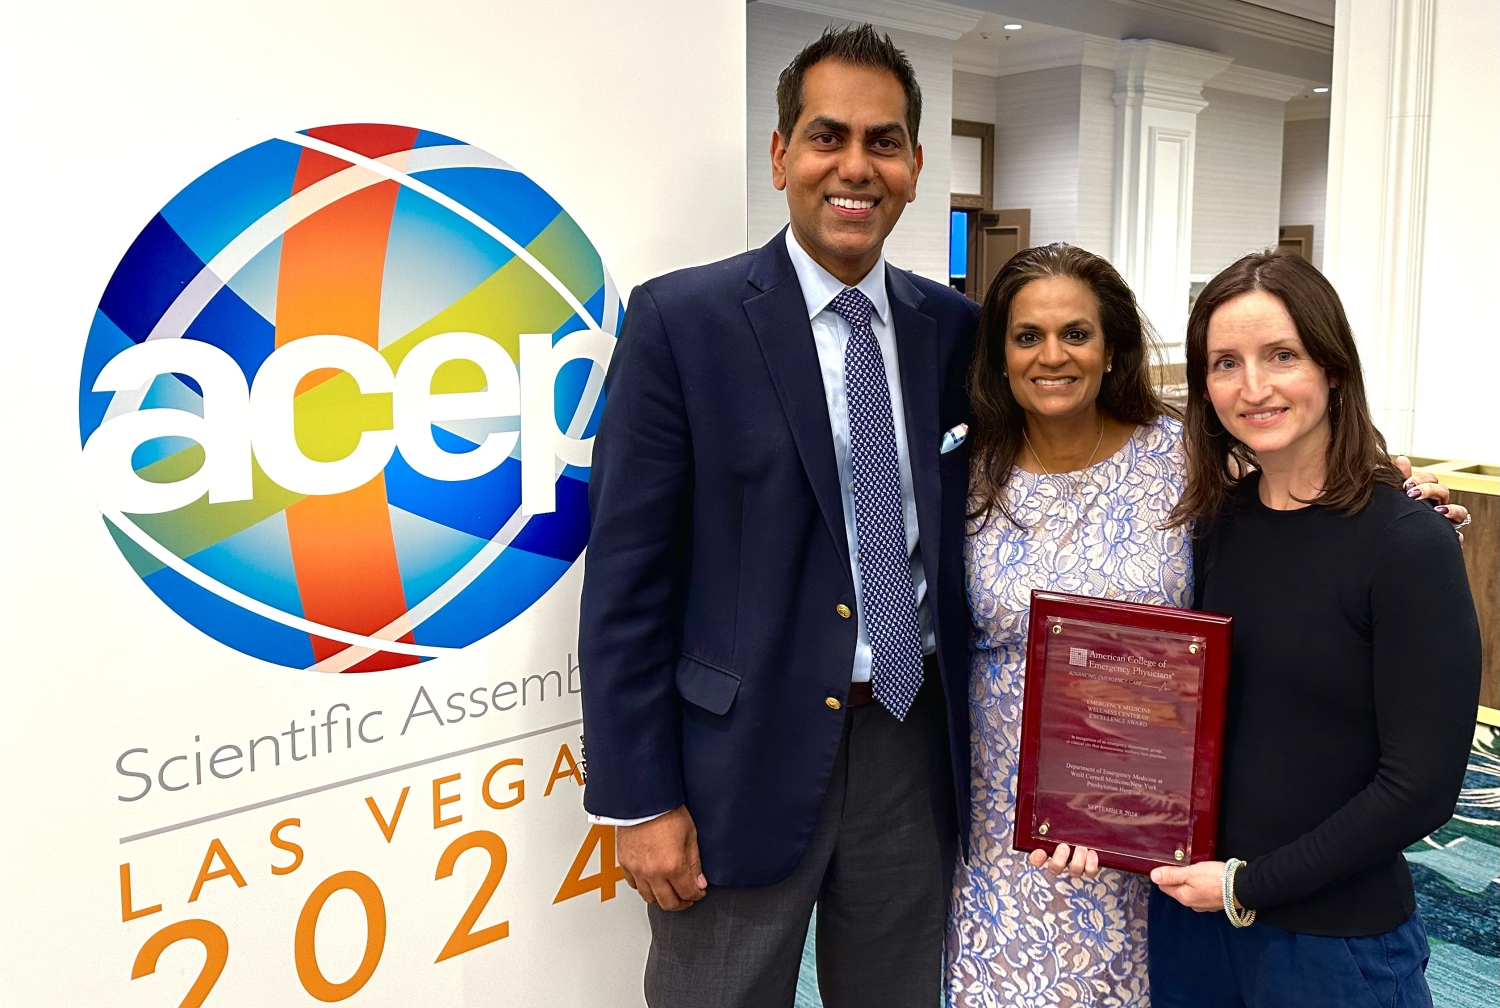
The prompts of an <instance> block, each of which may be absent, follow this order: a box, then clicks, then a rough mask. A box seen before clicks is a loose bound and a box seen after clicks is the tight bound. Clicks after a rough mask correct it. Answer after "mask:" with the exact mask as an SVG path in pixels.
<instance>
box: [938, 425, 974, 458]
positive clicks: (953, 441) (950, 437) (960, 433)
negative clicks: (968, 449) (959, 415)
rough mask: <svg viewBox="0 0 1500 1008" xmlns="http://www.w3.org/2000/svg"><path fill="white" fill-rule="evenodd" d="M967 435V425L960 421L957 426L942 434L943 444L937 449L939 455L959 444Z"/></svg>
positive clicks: (946, 452)
mask: <svg viewBox="0 0 1500 1008" xmlns="http://www.w3.org/2000/svg"><path fill="white" fill-rule="evenodd" d="M968 436H969V425H968V424H966V423H961V424H959V425H958V426H957V427H955V428H953V429H952V430H950V431H949V432H948V433H946V434H944V435H943V446H942V447H941V448H939V449H938V454H939V455H946V454H948V453H949V452H951V451H952V450H953V449H955V448H957V447H958V446H959V445H961V444H963V443H964V438H966V437H968Z"/></svg>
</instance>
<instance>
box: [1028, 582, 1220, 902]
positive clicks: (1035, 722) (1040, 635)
mask: <svg viewBox="0 0 1500 1008" xmlns="http://www.w3.org/2000/svg"><path fill="white" fill-rule="evenodd" d="M1051 617H1061V618H1064V619H1072V620H1087V621H1090V622H1094V623H1106V624H1111V625H1115V626H1122V627H1134V628H1137V629H1142V630H1158V631H1162V632H1165V633H1172V634H1185V635H1192V636H1200V637H1203V638H1204V639H1205V640H1206V642H1207V645H1208V646H1207V653H1206V655H1205V657H1204V662H1203V680H1202V682H1201V684H1200V693H1199V696H1200V707H1199V714H1198V722H1197V730H1196V732H1195V735H1194V740H1193V742H1194V745H1193V770H1192V788H1191V798H1190V802H1191V810H1190V812H1189V818H1190V822H1191V827H1190V829H1191V836H1192V844H1191V854H1190V856H1189V857H1187V858H1186V859H1185V861H1183V862H1177V861H1173V860H1152V859H1149V858H1143V857H1138V856H1135V855H1131V854H1121V853H1118V852H1115V851H1109V850H1100V849H1098V848H1095V849H1096V850H1098V853H1099V863H1100V864H1101V865H1103V866H1104V867H1106V868H1118V869H1121V870H1124V871H1131V872H1139V873H1147V872H1150V870H1151V869H1152V868H1155V867H1156V866H1157V865H1173V864H1183V863H1188V864H1192V863H1196V862H1199V861H1209V860H1212V859H1213V857H1214V845H1215V842H1216V840H1217V836H1218V826H1219V768H1220V763H1221V761H1222V759H1223V748H1224V706H1225V701H1226V696H1227V689H1228V683H1229V646H1230V623H1231V620H1230V617H1228V616H1220V615H1217V614H1215V613H1205V612H1197V611H1194V610H1191V609H1174V608H1171V607H1168V606H1156V605H1143V604H1140V603H1137V602H1118V601H1113V600H1110V599H1098V598H1089V597H1087V596H1083V595H1065V594H1062V593H1060V592H1044V591H1033V592H1032V593H1031V621H1030V626H1029V629H1028V638H1027V644H1026V691H1025V697H1024V708H1023V711H1022V715H1021V761H1020V769H1019V774H1018V777H1017V781H1016V826H1015V830H1014V831H1013V833H1012V835H1011V844H1012V847H1013V848H1014V849H1015V850H1017V851H1025V852H1030V851H1033V850H1036V849H1037V848H1039V847H1040V848H1044V849H1047V850H1051V849H1052V848H1053V846H1054V845H1056V844H1057V843H1059V842H1067V841H1066V840H1065V838H1062V837H1052V838H1048V837H1046V836H1041V835H1039V834H1037V833H1036V832H1035V831H1034V829H1033V822H1034V819H1035V815H1034V813H1035V811H1036V782H1037V773H1038V768H1039V751H1040V749H1041V743H1042V738H1041V719H1042V688H1043V685H1044V682H1045V677H1046V669H1047V662H1046V654H1047V640H1046V637H1047V633H1046V629H1045V628H1046V622H1047V620H1048V619H1049V618H1051ZM1080 839H1081V838H1080Z"/></svg>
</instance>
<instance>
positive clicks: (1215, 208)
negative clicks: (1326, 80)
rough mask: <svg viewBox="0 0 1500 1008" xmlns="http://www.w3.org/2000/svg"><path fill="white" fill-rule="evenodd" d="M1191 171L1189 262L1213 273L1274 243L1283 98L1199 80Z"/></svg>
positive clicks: (1196, 269) (1202, 271)
mask: <svg viewBox="0 0 1500 1008" xmlns="http://www.w3.org/2000/svg"><path fill="white" fill-rule="evenodd" d="M1203 97H1204V98H1206V99H1207V100H1208V107H1207V108H1205V109H1204V110H1203V111H1202V112H1199V113H1198V149H1197V166H1196V170H1195V172H1194V178H1193V267H1192V271H1193V273H1194V274H1196V275H1203V274H1213V273H1217V272H1218V271H1219V270H1221V269H1223V268H1224V267H1225V266H1228V265H1229V264H1230V263H1232V262H1234V261H1235V260H1236V259H1238V258H1239V257H1240V256H1242V255H1245V254H1246V253H1247V252H1253V251H1255V250H1256V249H1261V248H1265V247H1266V246H1267V245H1274V244H1276V232H1277V226H1278V224H1279V223H1280V217H1281V132H1282V126H1283V116H1284V115H1285V109H1286V103H1285V102H1282V101H1277V100H1276V99H1274V98H1258V97H1254V96H1252V95H1246V94H1236V93H1234V92H1232V91H1221V90H1219V89H1217V88H1204V89H1203Z"/></svg>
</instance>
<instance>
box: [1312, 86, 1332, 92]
mask: <svg viewBox="0 0 1500 1008" xmlns="http://www.w3.org/2000/svg"><path fill="white" fill-rule="evenodd" d="M1327 93H1328V89H1327V88H1326V87H1315V88H1313V94H1327Z"/></svg>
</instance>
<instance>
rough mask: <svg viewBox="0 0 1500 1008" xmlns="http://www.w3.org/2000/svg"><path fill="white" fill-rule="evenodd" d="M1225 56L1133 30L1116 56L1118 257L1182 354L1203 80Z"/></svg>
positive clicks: (1175, 357) (1171, 351)
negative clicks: (1141, 36)
mask: <svg viewBox="0 0 1500 1008" xmlns="http://www.w3.org/2000/svg"><path fill="white" fill-rule="evenodd" d="M1231 62H1232V60H1231V59H1230V58H1229V57H1227V56H1220V55H1217V54H1215V53H1209V52H1204V51H1202V50H1199V49H1190V48H1188V47H1186V46H1179V45H1172V44H1170V43H1167V42H1160V41H1157V40H1155V39H1126V40H1124V41H1122V42H1120V44H1119V46H1118V48H1117V49H1116V62H1115V92H1114V101H1115V200H1114V218H1115V221H1114V223H1115V226H1114V255H1113V259H1114V264H1115V268H1116V269H1118V270H1119V271H1120V273H1121V274H1122V275H1123V276H1124V278H1125V281H1126V282H1127V283H1128V284H1130V286H1131V288H1132V289H1133V290H1134V291H1135V293H1136V297H1137V298H1139V299H1140V302H1141V307H1142V308H1143V309H1144V310H1145V312H1146V315H1147V317H1148V318H1149V319H1150V320H1151V323H1152V324H1153V325H1154V326H1155V327H1156V330H1157V332H1158V333H1159V334H1160V336H1161V339H1162V342H1163V343H1164V344H1165V345H1166V349H1167V359H1168V360H1169V361H1172V362H1177V361H1181V360H1182V359H1183V356H1182V338H1183V331H1184V329H1185V327H1186V324H1187V300H1188V274H1189V272H1190V269H1191V264H1192V254H1191V253H1192V248H1191V242H1192V233H1193V148H1194V144H1195V140H1196V137H1197V129H1198V112H1199V111H1200V110H1202V109H1203V108H1204V106H1206V105H1207V104H1208V103H1207V102H1206V101H1205V100H1204V98H1203V84H1204V82H1205V81H1207V80H1208V79H1209V78H1211V77H1214V76H1216V75H1217V74H1219V73H1221V72H1222V71H1223V70H1224V69H1225V68H1227V67H1228V66H1229V64H1230V63H1231Z"/></svg>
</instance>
